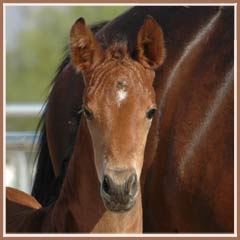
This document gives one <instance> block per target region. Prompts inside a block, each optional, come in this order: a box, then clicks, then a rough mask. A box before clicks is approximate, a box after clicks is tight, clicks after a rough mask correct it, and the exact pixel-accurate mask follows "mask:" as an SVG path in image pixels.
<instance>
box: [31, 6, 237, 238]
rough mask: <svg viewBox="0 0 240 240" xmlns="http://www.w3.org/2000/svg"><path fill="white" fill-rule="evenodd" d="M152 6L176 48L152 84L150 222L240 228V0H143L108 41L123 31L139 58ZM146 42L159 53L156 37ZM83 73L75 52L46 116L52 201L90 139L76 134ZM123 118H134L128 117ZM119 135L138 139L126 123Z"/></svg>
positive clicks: (146, 174) (44, 193) (148, 226)
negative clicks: (236, 106) (225, 3)
mask: <svg viewBox="0 0 240 240" xmlns="http://www.w3.org/2000/svg"><path fill="white" fill-rule="evenodd" d="M146 15H152V16H153V17H154V18H155V19H156V21H157V22H158V23H159V24H160V26H161V28H162V29H163V32H164V38H165V49H166V52H167V56H166V59H165V61H164V62H163V64H162V66H161V67H160V68H159V69H157V71H156V76H155V79H154V84H153V87H154V90H155V94H156V103H157V108H158V111H157V114H155V116H154V118H153V121H152V125H151V128H150V132H149V134H148V138H147V143H146V147H145V153H144V161H143V168H142V174H141V188H142V189H141V194H142V204H143V231H144V232H202V233H203V232H233V213H234V209H233V198H234V197H233V196H234V194H233V182H234V181H233V167H234V162H233V152H234V142H233V135H234V127H233V63H234V61H233V49H234V46H233V39H234V13H233V7H209V6H208V7H189V8H185V7H135V8H133V9H131V10H129V11H128V12H126V13H125V14H123V15H121V16H119V17H118V18H116V19H115V20H113V21H111V22H110V23H108V24H106V25H105V26H104V27H103V28H102V29H101V30H99V32H98V33H97V34H96V37H97V39H98V40H99V42H100V43H101V45H102V47H103V48H106V47H107V46H110V45H112V43H114V42H116V41H118V42H119V39H120V40H125V41H127V43H128V52H129V53H130V55H131V56H132V57H133V58H136V56H138V53H139V51H136V48H135V46H136V45H137V34H138V30H139V28H140V26H141V24H142V22H143V19H144V18H145V16H146ZM146 43H148V41H146ZM144 51H145V54H147V55H148V54H150V55H151V53H152V52H151V49H150V50H149V49H148V45H144ZM117 55H118V54H117ZM80 79H81V75H80V74H79V73H76V72H75V71H74V69H73V67H72V65H71V63H69V60H68V58H66V61H65V62H64V63H63V65H62V67H61V69H60V71H59V73H58V75H57V77H56V81H55V82H54V86H53V89H52V92H51V94H50V97H49V99H48V107H47V110H46V114H45V116H44V119H43V121H44V125H43V133H44V134H43V144H42V148H41V151H40V157H39V162H38V171H37V176H36V180H35V184H34V188H33V195H34V196H36V198H37V199H38V200H39V201H40V202H41V203H42V204H43V205H48V204H49V203H51V202H54V201H55V199H57V198H58V195H59V192H60V190H59V189H61V182H62V181H63V178H64V175H65V174H64V172H65V171H66V168H67V165H68V161H69V159H70V156H71V155H72V154H71V153H72V152H73V149H74V150H75V149H76V145H77V146H78V147H79V148H83V147H82V145H79V142H78V139H79V135H80V131H82V130H78V137H77V138H76V141H75V135H76V132H77V128H78V127H77V126H78V120H77V118H78V117H79V119H81V115H79V116H78V115H77V114H75V113H77V112H78V110H79V109H81V106H82V95H83V90H84V84H83V81H81V80H80ZM116 81H117V80H116ZM120 85H121V84H120ZM136 86H138V81H136ZM66 99H67V100H68V101H66ZM100 104H101V103H100ZM60 106H61V107H60ZM103 109H104V108H103ZM128 114H129V116H127V120H128V121H132V118H131V116H132V115H131V113H128ZM90 115H91V112H90ZM136 119H137V117H135V118H134V121H135V120H136ZM121 121H123V126H125V124H124V122H125V121H126V119H125V118H124V119H121ZM80 122H82V121H80ZM79 129H81V125H80V128H79ZM85 130H86V129H85ZM131 131H132V130H131ZM83 134H84V129H83V131H82V132H81V136H82V135H83ZM86 134H87V133H86ZM119 134H120V139H121V136H124V135H125V136H124V137H122V138H123V139H122V140H121V141H123V142H124V143H125V144H124V145H128V141H130V142H131V140H132V136H129V135H128V132H125V129H124V127H123V130H122V131H121V132H120V133H119ZM122 134H123V135H122ZM116 138H118V136H116ZM128 138H129V140H128ZM141 140H142V139H141V138H140V139H139V141H141ZM83 142H84V143H85V144H86V141H83ZM102 142H103V143H104V141H102ZM124 145H123V146H124ZM69 146H70V147H69ZM74 146H75V148H74ZM130 146H131V145H130ZM137 146H138V144H136V149H137ZM134 148H135V147H134ZM79 151H80V150H79ZM82 151H83V150H82ZM74 152H75V151H74ZM85 154H87V153H86V152H85V151H84V153H81V156H82V157H81V159H85V158H84V156H85ZM88 154H90V153H89V152H88ZM121 154H122V153H120V155H119V156H121ZM43 156H45V158H44V157H43ZM124 156H125V155H124V154H123V155H122V156H121V157H120V159H122V158H124ZM71 159H72V158H71ZM47 160H48V161H47ZM82 161H83V160H82ZM51 164H52V165H51ZM70 166H71V162H70V165H69V167H70ZM46 173H47V174H48V175H47V176H48V178H47V177H45V178H44V174H46ZM88 174H89V172H88ZM90 175H91V174H89V177H90ZM126 179H127V178H126ZM44 180H46V181H44ZM64 186H65V184H64V185H63V189H62V191H61V193H62V192H63V190H64ZM87 191H90V190H86V191H85V192H87ZM60 196H61V194H60ZM51 206H52V205H51V204H50V205H49V207H48V208H51ZM88 210H91V211H89V212H92V211H94V209H93V210H92V209H88ZM100 216H102V213H101V214H99V216H98V219H100V220H101V217H100ZM83 219H85V218H84V217H83ZM87 219H90V218H87ZM95 219H96V218H95ZM79 221H81V219H80V218H79ZM110 226H111V225H110ZM87 230H89V229H87ZM89 231H91V230H89Z"/></svg>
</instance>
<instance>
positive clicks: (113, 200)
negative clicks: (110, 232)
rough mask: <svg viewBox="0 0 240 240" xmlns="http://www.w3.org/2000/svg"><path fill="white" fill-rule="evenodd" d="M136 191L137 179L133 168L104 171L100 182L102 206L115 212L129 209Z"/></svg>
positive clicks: (134, 200) (133, 201) (134, 199)
mask: <svg viewBox="0 0 240 240" xmlns="http://www.w3.org/2000/svg"><path fill="white" fill-rule="evenodd" d="M137 192H138V180H137V175H136V173H135V171H133V170H119V169H118V170H110V171H106V174H105V175H104V177H103V180H102V184H101V196H102V200H103V203H104V206H105V207H106V208H107V209H109V210H111V211H115V212H125V211H128V210H130V209H131V208H132V207H133V206H134V204H135V202H136V197H137Z"/></svg>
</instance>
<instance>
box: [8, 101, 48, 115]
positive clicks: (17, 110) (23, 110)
mask: <svg viewBox="0 0 240 240" xmlns="http://www.w3.org/2000/svg"><path fill="white" fill-rule="evenodd" d="M44 108H45V105H44V104H41V103H31V104H7V106H6V116H7V117H39V116H40V115H41V113H42V111H43V110H44Z"/></svg>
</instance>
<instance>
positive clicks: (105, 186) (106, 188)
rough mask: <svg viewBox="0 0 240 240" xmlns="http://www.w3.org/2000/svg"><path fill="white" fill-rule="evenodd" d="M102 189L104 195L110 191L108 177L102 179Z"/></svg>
mask: <svg viewBox="0 0 240 240" xmlns="http://www.w3.org/2000/svg"><path fill="white" fill-rule="evenodd" d="M102 189H103V191H104V192H105V193H107V194H108V193H109V191H110V180H109V177H108V176H105V177H104V178H103V182H102Z"/></svg>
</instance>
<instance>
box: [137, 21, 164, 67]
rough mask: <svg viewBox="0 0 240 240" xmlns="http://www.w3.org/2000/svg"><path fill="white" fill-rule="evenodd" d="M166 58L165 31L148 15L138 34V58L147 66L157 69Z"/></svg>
mask: <svg viewBox="0 0 240 240" xmlns="http://www.w3.org/2000/svg"><path fill="white" fill-rule="evenodd" d="M164 59H165V47H164V38H163V31H162V29H161V27H160V26H159V25H158V23H157V22H156V21H155V20H154V19H153V17H151V16H147V17H146V18H145V20H144V24H143V25H142V27H141V28H140V30H139V32H138V36H137V60H138V61H139V62H140V63H141V64H142V65H143V66H145V67H147V68H151V69H156V68H158V67H159V66H160V65H161V64H162V63H163V61H164Z"/></svg>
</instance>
